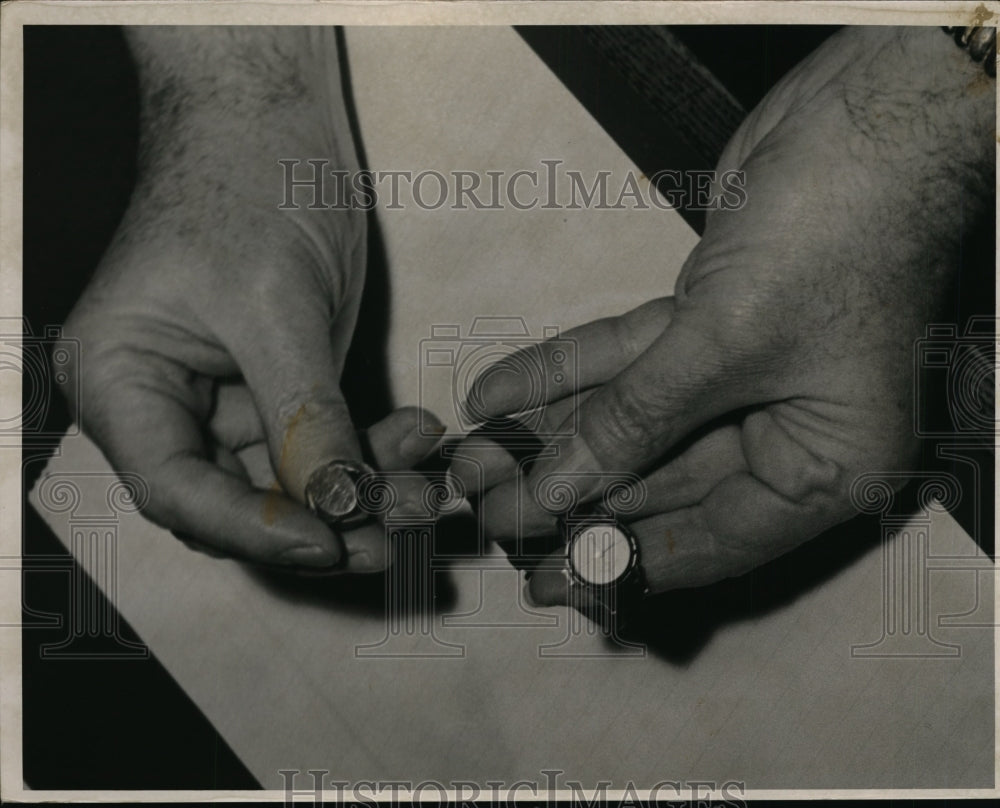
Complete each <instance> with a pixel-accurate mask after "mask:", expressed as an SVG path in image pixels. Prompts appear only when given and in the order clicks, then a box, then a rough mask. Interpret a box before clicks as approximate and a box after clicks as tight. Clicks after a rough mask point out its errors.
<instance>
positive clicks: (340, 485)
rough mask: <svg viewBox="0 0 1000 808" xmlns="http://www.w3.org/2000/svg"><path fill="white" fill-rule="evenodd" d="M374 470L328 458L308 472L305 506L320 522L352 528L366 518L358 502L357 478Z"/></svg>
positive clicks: (355, 463)
mask: <svg viewBox="0 0 1000 808" xmlns="http://www.w3.org/2000/svg"><path fill="white" fill-rule="evenodd" d="M374 473H375V472H374V470H373V469H372V468H371V467H370V466H368V465H367V464H365V463H362V462H360V461H354V460H331V461H330V462H329V463H327V464H325V465H323V466H320V467H319V468H318V469H316V470H315V471H313V473H312V474H310V475H309V482H308V483H306V490H305V497H306V505H307V506H309V509H310V510H311V511H312V512H313V513H315V514H316V515H317V516H319V518H320V519H322V520H323V521H324V522H326V523H327V524H328V525H330V526H331V527H335V528H349V527H356V526H357V525H360V524H363V523H365V522H367V521H370V519H371V514H368V513H366V512H365V511H364V510H363V509H362V508H361V506H360V502H359V501H358V481H359V480H360V479H361V478H362V477H364V476H365V475H366V474H374Z"/></svg>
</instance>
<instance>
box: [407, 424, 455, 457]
mask: <svg viewBox="0 0 1000 808" xmlns="http://www.w3.org/2000/svg"><path fill="white" fill-rule="evenodd" d="M428 421H430V423H428ZM447 431H448V427H446V426H445V425H444V424H441V423H437V419H436V418H434V419H429V418H426V417H425V420H424V423H422V424H421V425H420V426H418V427H417V428H416V429H414V430H413V431H412V432H410V433H408V434H407V436H406V437H405V438H403V439H402V440H401V441H400V442H399V452H400V454H401V455H403V456H404V457H419V458H423V457H424V456H425V455H426V454H427V453H428V452H430V450H431V449H433V448H434V447H435V446H436V445H437V444H438V441H440V440H441V438H442V436H443V435H444V434H445V433H446V432H447Z"/></svg>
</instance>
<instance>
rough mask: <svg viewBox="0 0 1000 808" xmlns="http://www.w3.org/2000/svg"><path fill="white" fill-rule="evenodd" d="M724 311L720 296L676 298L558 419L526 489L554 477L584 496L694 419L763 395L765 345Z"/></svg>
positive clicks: (642, 461) (637, 464)
mask: <svg viewBox="0 0 1000 808" xmlns="http://www.w3.org/2000/svg"><path fill="white" fill-rule="evenodd" d="M719 299H720V298H716V300H719ZM725 299H726V298H725V297H722V298H721V300H722V301H725ZM731 311H732V309H729V308H728V304H725V303H723V304H714V303H712V302H709V301H705V303H704V304H699V303H691V304H688V305H685V304H682V303H681V302H678V303H677V306H676V308H675V311H674V314H673V317H672V318H671V320H670V322H669V323H668V324H667V326H666V328H665V329H664V331H663V332H662V333H661V335H660V336H659V337H658V338H657V339H656V340H655V341H654V342H653V343H652V344H650V345H649V346H648V347H647V348H645V350H643V351H642V352H641V353H639V354H638V355H637V356H636V357H635V358H634V359H633V361H632V362H631V363H630V364H628V365H627V366H625V367H624V368H623V369H622V370H621V371H620V372H619V373H618V375H617V376H615V377H614V378H612V379H610V380H609V381H608V382H607V383H606V384H604V385H603V386H601V387H600V388H599V389H598V390H597V391H596V392H595V393H594V394H593V395H592V396H590V397H589V398H588V399H587V400H586V401H584V402H583V404H582V405H581V406H580V408H579V410H578V411H577V413H576V414H575V417H576V422H575V424H576V428H575V429H573V428H572V423H571V422H567V424H566V427H565V429H561V430H558V431H557V434H561V435H562V437H560V438H557V439H556V440H555V441H554V442H553V443H554V446H552V447H550V449H549V451H548V452H546V457H545V459H540V460H539V462H538V463H537V464H536V465H535V467H534V468H533V469H532V473H531V475H530V476H529V478H528V480H527V487H528V490H529V491H531V492H540V491H544V490H546V489H547V488H549V487H551V483H552V481H553V480H554V479H558V478H562V479H563V480H564V481H565V482H566V483H568V484H570V485H571V486H572V488H573V490H574V492H575V495H576V496H577V497H578V498H581V499H592V498H593V497H594V496H595V495H596V492H597V491H599V490H602V489H605V488H607V487H608V486H609V485H610V484H612V483H613V482H614V481H615V480H618V479H620V478H621V475H631V474H636V473H639V474H641V473H642V472H643V471H645V470H646V469H648V468H649V467H650V466H652V465H653V464H654V463H655V462H656V461H658V460H660V459H661V458H662V457H663V456H664V455H665V454H666V453H667V452H668V451H669V450H670V449H671V448H672V447H673V446H674V445H675V444H677V443H678V441H680V440H681V439H682V438H684V437H685V436H687V435H688V434H689V433H691V431H692V430H694V429H696V428H697V427H699V426H701V425H702V424H705V423H707V422H708V421H711V420H712V419H714V418H717V417H719V416H721V415H724V414H726V413H728V412H731V411H733V410H736V409H739V408H741V407H746V406H750V405H753V404H757V403H760V402H762V401H765V400H767V396H768V388H769V386H770V384H771V382H770V378H771V373H769V372H768V369H767V364H768V362H767V361H766V358H767V352H766V349H764V347H763V346H762V345H761V342H760V340H759V339H756V338H755V336H754V334H752V333H748V331H749V330H750V329H749V328H748V327H746V325H741V321H742V322H743V323H746V322H747V321H746V318H743V317H738V316H735V315H734V314H732V313H730V312H731ZM750 327H751V328H752V323H751V324H750ZM546 483H548V484H546ZM533 496H534V495H533ZM538 504H539V505H541V506H542V507H544V503H541V502H539V503H538Z"/></svg>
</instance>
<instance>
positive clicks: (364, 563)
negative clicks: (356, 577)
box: [348, 553, 372, 572]
mask: <svg viewBox="0 0 1000 808" xmlns="http://www.w3.org/2000/svg"><path fill="white" fill-rule="evenodd" d="M348 566H349V567H350V568H351V569H352V570H354V571H355V572H367V571H368V570H370V569H371V566H372V557H371V556H370V555H368V553H355V554H354V555H352V556H351V557H350V558H349V559H348Z"/></svg>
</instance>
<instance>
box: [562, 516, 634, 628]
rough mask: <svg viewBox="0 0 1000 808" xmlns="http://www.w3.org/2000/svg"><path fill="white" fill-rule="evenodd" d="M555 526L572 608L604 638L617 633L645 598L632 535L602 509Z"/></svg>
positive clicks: (565, 517) (568, 519) (569, 517)
mask: <svg viewBox="0 0 1000 808" xmlns="http://www.w3.org/2000/svg"><path fill="white" fill-rule="evenodd" d="M559 521H560V527H561V528H562V532H563V536H564V537H565V547H566V551H565V556H564V559H563V568H562V571H563V574H564V575H565V576H566V579H567V584H568V586H569V600H570V605H571V606H573V607H574V608H576V609H577V610H578V611H580V612H582V613H583V614H584V615H586V616H587V617H589V618H590V619H591V620H593V621H594V622H595V623H597V624H598V625H599V626H600V627H601V628H602V630H604V631H605V632H612V631H614V630H615V629H616V628H621V627H622V626H624V625H625V624H626V623H627V622H628V621H629V619H630V618H631V617H632V616H633V615H634V614H635V610H636V608H637V607H638V606H639V604H640V603H641V602H642V600H643V599H644V598H645V597H646V595H648V594H649V588H648V586H647V584H646V576H645V574H644V573H643V569H642V563H641V562H642V559H641V556H640V552H639V542H638V541H637V540H636V538H635V534H633V533H632V531H631V530H629V528H628V527H627V526H626V525H624V524H623V523H621V522H620V521H618V519H617V518H616V517H615V515H614V514H613V513H611V512H610V511H608V510H607V509H606V508H604V507H603V506H597V507H596V508H593V509H590V510H589V511H587V512H585V513H582V514H572V515H565V516H563V517H562V518H561V519H560V520H559Z"/></svg>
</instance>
